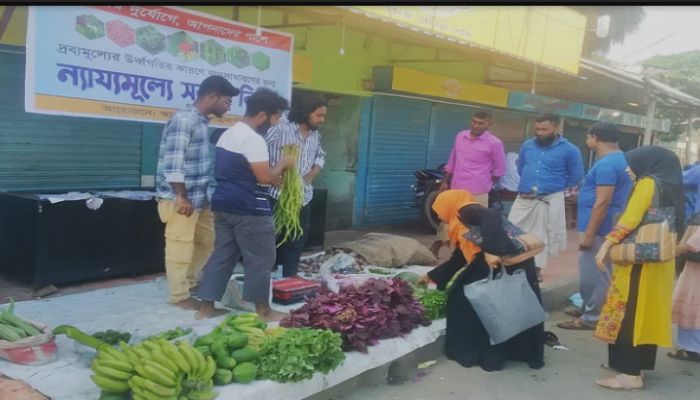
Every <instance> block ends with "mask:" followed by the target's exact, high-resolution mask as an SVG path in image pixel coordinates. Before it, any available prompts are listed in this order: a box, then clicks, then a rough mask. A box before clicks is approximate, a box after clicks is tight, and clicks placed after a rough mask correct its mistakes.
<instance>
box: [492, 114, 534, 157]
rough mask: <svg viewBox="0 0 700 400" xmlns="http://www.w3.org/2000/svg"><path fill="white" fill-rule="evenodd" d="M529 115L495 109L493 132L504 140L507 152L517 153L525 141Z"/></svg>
mask: <svg viewBox="0 0 700 400" xmlns="http://www.w3.org/2000/svg"><path fill="white" fill-rule="evenodd" d="M526 126H527V116H525V115H522V114H517V113H512V112H507V111H495V112H494V113H493V124H491V133H493V134H494V135H495V136H496V137H497V138H499V139H501V141H502V142H503V147H504V148H505V151H506V153H511V152H514V153H517V152H519V151H520V147H521V146H522V145H523V142H524V141H525V130H526Z"/></svg>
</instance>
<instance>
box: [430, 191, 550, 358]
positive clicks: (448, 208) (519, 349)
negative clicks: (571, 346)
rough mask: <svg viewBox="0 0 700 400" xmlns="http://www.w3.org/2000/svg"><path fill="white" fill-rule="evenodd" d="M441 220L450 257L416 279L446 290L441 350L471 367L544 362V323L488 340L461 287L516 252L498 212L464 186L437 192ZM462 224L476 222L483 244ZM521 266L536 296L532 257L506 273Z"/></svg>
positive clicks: (487, 274) (483, 277) (449, 356)
mask: <svg viewBox="0 0 700 400" xmlns="http://www.w3.org/2000/svg"><path fill="white" fill-rule="evenodd" d="M433 210H435V212H436V213H437V214H438V216H439V217H440V219H441V220H442V221H443V222H444V223H446V224H449V237H450V242H451V243H452V244H453V245H454V247H455V250H454V252H453V254H452V258H451V259H450V260H449V261H447V262H445V263H444V264H442V265H440V266H439V267H436V268H435V269H433V270H432V271H430V272H429V273H428V274H427V275H426V276H424V277H422V278H421V280H420V281H419V282H423V283H427V282H428V281H429V280H432V281H434V282H435V283H437V285H438V289H440V290H445V289H447V290H448V300H447V334H446V343H445V354H446V356H447V358H448V359H450V360H453V361H456V362H458V363H459V364H461V365H462V366H463V367H467V368H470V367H472V366H474V365H480V366H481V368H482V369H483V370H485V371H500V370H501V369H502V368H503V365H504V364H505V363H506V361H520V362H526V363H528V365H529V366H530V368H534V369H540V368H542V367H543V366H544V338H545V337H544V324H543V323H540V324H538V325H536V326H534V327H532V328H530V329H528V330H526V331H524V332H522V333H520V334H518V335H516V336H514V337H512V338H511V339H509V340H507V341H505V342H503V343H500V344H497V345H491V338H490V337H489V334H488V333H487V331H486V329H485V328H484V325H483V323H482V321H481V320H480V318H479V316H478V315H477V313H476V311H475V309H474V307H473V306H472V304H471V303H470V302H469V300H468V299H467V298H466V296H465V294H464V292H463V287H464V286H465V285H470V284H472V283H475V282H478V281H481V280H484V279H487V277H489V271H490V269H491V268H493V269H497V268H501V257H502V256H508V255H513V254H516V253H518V248H517V247H515V245H514V244H513V242H512V241H511V239H510V238H509V237H508V235H507V233H506V232H505V231H504V229H503V227H502V216H501V214H500V213H499V212H498V211H495V210H491V209H488V208H484V207H482V206H480V205H479V204H478V203H477V201H476V200H475V199H474V197H473V196H472V195H471V194H470V193H469V192H467V191H464V190H448V191H445V192H443V193H441V194H440V195H439V196H438V197H437V199H436V201H435V204H434V205H433ZM466 225H470V226H477V227H480V230H481V237H482V239H483V241H482V243H481V247H479V246H477V245H476V244H474V243H472V242H471V241H469V240H467V239H465V237H464V235H465V234H467V233H468V232H469V229H468V228H467V226H466ZM520 269H524V271H525V274H526V276H527V281H528V283H529V286H530V288H531V289H532V291H533V292H534V293H535V295H536V296H537V299H538V300H540V289H539V284H538V282H537V270H536V269H535V263H534V259H533V258H529V259H528V260H526V261H524V262H521V263H519V264H515V265H512V266H509V267H506V271H507V273H508V274H513V272H515V271H516V270H520ZM448 284H449V287H448Z"/></svg>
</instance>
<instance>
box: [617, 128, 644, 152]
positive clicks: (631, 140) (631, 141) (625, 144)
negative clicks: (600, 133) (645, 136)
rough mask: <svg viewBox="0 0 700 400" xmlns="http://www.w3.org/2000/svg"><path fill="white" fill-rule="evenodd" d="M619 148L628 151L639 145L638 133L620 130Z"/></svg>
mask: <svg viewBox="0 0 700 400" xmlns="http://www.w3.org/2000/svg"><path fill="white" fill-rule="evenodd" d="M619 144H620V150H622V151H630V150H634V149H636V148H637V147H639V135H637V134H634V133H630V132H620V140H619Z"/></svg>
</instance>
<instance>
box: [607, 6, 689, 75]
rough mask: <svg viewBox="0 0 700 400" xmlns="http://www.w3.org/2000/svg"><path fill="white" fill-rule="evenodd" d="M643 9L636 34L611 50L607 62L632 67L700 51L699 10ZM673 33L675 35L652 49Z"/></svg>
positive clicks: (674, 7)
mask: <svg viewBox="0 0 700 400" xmlns="http://www.w3.org/2000/svg"><path fill="white" fill-rule="evenodd" d="M644 9H645V11H646V18H645V19H644V21H643V22H642V24H641V26H640V28H639V31H637V33H635V34H633V35H631V36H628V37H627V39H626V40H625V42H624V43H623V44H622V45H615V46H613V47H612V48H611V49H610V53H608V55H607V58H608V59H610V60H613V61H621V62H625V63H634V62H638V61H643V60H646V59H647V58H650V57H653V56H655V55H658V54H663V55H666V54H676V53H682V52H685V51H690V50H698V49H700V41H698V38H699V37H700V6H646V7H644ZM674 32H677V33H675V34H673V35H672V36H670V37H668V38H667V39H665V40H663V41H661V42H659V43H658V44H656V45H653V46H652V44H653V43H654V42H656V41H659V40H660V39H662V38H664V37H666V36H667V35H670V34H672V33H674ZM649 46H650V47H649ZM647 47H648V48H647ZM640 50H641V51H640ZM637 52H639V53H637ZM634 53H636V54H634Z"/></svg>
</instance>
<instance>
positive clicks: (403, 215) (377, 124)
mask: <svg viewBox="0 0 700 400" xmlns="http://www.w3.org/2000/svg"><path fill="white" fill-rule="evenodd" d="M430 108H431V103H430V102H428V101H423V100H415V99H407V98H399V97H388V96H376V97H375V99H374V110H373V113H372V115H373V117H372V127H371V135H370V146H369V160H368V172H367V175H368V176H367V194H366V204H365V223H366V225H383V224H393V223H400V222H410V221H415V220H416V219H417V218H418V209H417V208H414V207H413V204H414V203H413V196H414V192H413V190H412V189H411V185H413V184H414V183H415V177H414V176H413V172H414V171H416V170H419V169H423V168H425V165H426V161H427V154H428V151H427V150H428V132H429V130H430Z"/></svg>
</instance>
